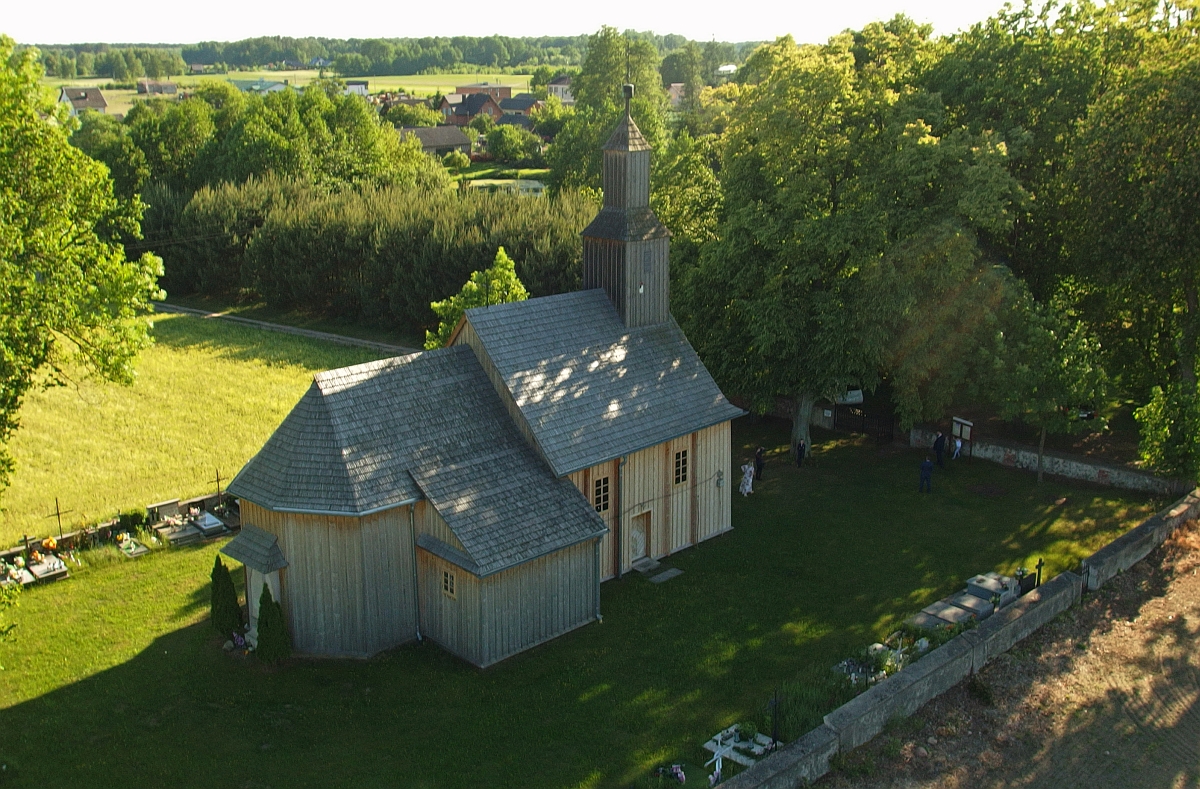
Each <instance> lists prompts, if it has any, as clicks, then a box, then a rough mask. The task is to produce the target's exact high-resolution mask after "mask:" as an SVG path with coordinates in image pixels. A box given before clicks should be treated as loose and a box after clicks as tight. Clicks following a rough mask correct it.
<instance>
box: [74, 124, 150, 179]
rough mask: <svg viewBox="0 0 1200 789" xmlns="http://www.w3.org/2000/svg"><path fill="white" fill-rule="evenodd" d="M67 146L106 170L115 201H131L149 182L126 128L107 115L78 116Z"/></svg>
mask: <svg viewBox="0 0 1200 789" xmlns="http://www.w3.org/2000/svg"><path fill="white" fill-rule="evenodd" d="M71 144H72V145H74V146H75V147H77V148H79V149H80V150H81V151H83V152H84V153H86V154H87V155H88V156H90V157H92V158H93V159H95V160H97V161H100V162H103V163H104V164H105V165H106V166H107V167H108V171H109V173H110V174H111V175H112V179H113V191H114V192H115V193H116V194H117V195H118V196H119V197H122V198H125V199H130V198H132V197H133V196H134V195H135V194H138V193H139V192H141V191H142V187H143V186H144V185H145V184H146V182H147V181H148V180H149V179H150V164H149V163H148V162H147V161H146V154H144V153H142V149H141V148H138V147H137V145H136V144H134V142H133V140H132V139H131V138H130V136H129V130H128V127H127V126H125V125H124V124H122V123H121V121H119V120H117V119H116V118H114V117H113V116H111V115H104V114H101V113H99V112H85V113H83V114H82V115H80V116H79V128H78V129H76V130H75V132H74V133H73V134H72V135H71Z"/></svg>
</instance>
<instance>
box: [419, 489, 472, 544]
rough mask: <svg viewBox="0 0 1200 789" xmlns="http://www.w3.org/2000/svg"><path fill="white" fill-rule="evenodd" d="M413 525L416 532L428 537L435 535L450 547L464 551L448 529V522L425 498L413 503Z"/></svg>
mask: <svg viewBox="0 0 1200 789" xmlns="http://www.w3.org/2000/svg"><path fill="white" fill-rule="evenodd" d="M413 518H414V519H415V520H414V521H413V525H414V526H416V529H417V534H428V535H429V536H430V537H436V538H437V539H439V540H441V541H442V542H444V543H446V544H447V545H449V546H450V547H452V548H455V549H457V550H460V551H462V552H464V553H466V549H465V548H463V544H462V543H461V542H460V541H459V539H458V536H457V535H456V534H455V533H454V532H453V531H451V530H450V524H448V523H446V521H445V520H444V519H443V518H442V515H441V513H439V512H438V511H437V510H436V509H435V508H434V506H433V505H432V504H430V503H429V502H428V501H426V500H425V499H421V500H420V501H418V502H417V503H416V504H414V505H413Z"/></svg>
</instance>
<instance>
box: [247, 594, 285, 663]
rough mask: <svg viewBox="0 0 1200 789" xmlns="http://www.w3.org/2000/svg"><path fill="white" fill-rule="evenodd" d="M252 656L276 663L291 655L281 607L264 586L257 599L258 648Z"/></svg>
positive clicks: (265, 661)
mask: <svg viewBox="0 0 1200 789" xmlns="http://www.w3.org/2000/svg"><path fill="white" fill-rule="evenodd" d="M254 654H255V655H256V656H257V657H258V659H259V660H261V661H263V662H264V663H278V662H279V661H281V660H285V659H286V658H287V657H288V656H289V655H291V654H292V637H291V635H289V634H288V630H287V623H286V622H284V621H283V606H281V605H280V604H279V603H277V602H275V599H274V598H272V597H271V587H269V586H267V585H266V584H263V588H262V595H260V596H259V598H258V646H257V647H256V648H255V650H254Z"/></svg>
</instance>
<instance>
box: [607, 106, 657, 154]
mask: <svg viewBox="0 0 1200 789" xmlns="http://www.w3.org/2000/svg"><path fill="white" fill-rule="evenodd" d="M602 150H605V151H648V150H650V143H648V142H646V138H645V137H643V136H642V130H641V129H639V128H638V127H637V124H636V123H634V122H633V118H631V117H629V116H628V115H626V116H624V117H623V118H621V120H620V122H619V123H618V124H617V128H615V129H613V131H612V134H610V135H609V136H608V142H606V143H604V147H603V148H602Z"/></svg>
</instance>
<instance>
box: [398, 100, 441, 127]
mask: <svg viewBox="0 0 1200 789" xmlns="http://www.w3.org/2000/svg"><path fill="white" fill-rule="evenodd" d="M383 119H384V120H386V121H387V122H388V123H391V124H393V125H394V126H396V128H402V127H404V126H437V125H438V124H439V123H441V122H442V120H443V118H442V114H441V113H440V112H438V111H437V110H431V109H429V107H426V106H420V107H410V106H409V105H407V104H395V105H392V106H391V107H388V109H387V111H386V112H385V113H384V114H383Z"/></svg>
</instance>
